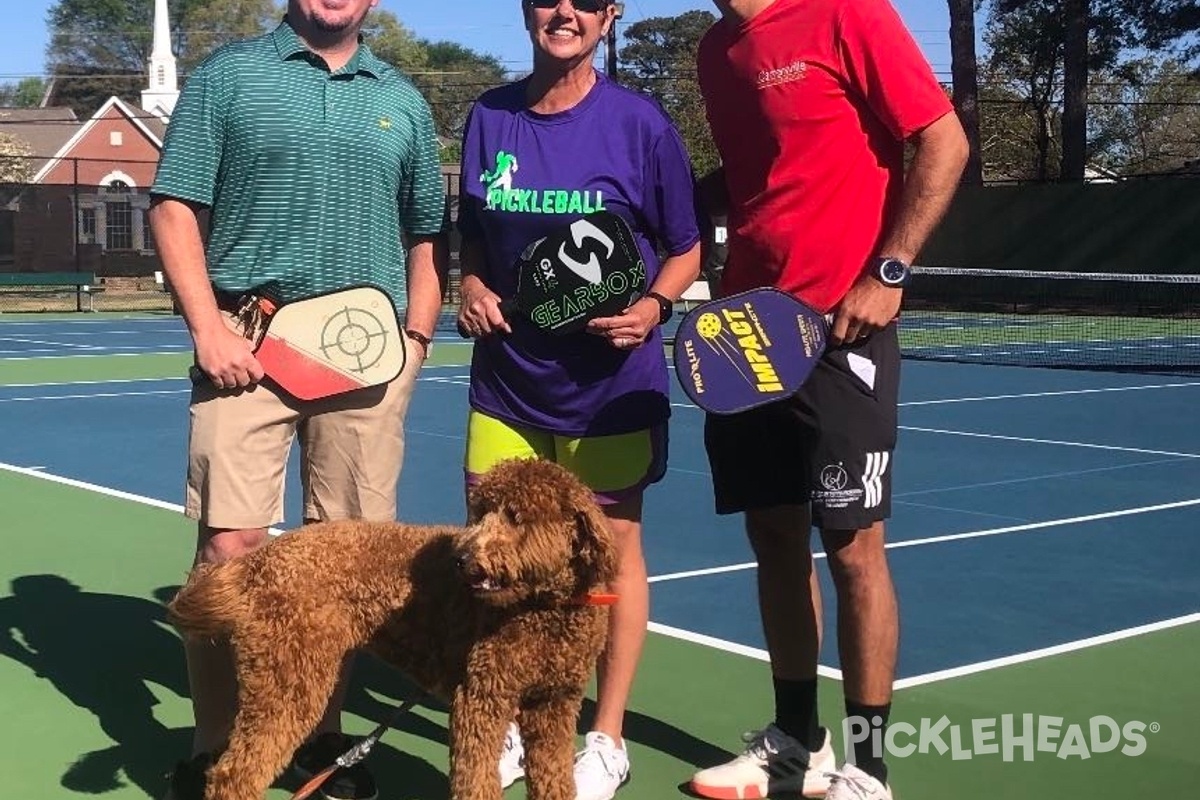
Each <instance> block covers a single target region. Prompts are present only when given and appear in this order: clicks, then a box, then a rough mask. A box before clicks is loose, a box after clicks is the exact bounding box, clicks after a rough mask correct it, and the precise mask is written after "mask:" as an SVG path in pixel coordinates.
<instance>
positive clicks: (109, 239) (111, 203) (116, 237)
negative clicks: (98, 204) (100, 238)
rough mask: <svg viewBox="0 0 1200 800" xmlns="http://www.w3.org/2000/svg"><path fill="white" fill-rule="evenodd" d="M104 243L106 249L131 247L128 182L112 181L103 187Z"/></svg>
mask: <svg viewBox="0 0 1200 800" xmlns="http://www.w3.org/2000/svg"><path fill="white" fill-rule="evenodd" d="M104 191H105V194H107V195H108V197H107V198H106V199H105V201H104V205H105V212H106V213H105V215H104V216H105V220H104V244H105V249H107V250H132V249H133V206H132V205H131V204H130V202H129V184H127V183H125V181H113V182H112V183H110V184H109V185H108V186H106V187H105V188H104Z"/></svg>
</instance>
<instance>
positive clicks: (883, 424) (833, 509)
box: [704, 322, 900, 530]
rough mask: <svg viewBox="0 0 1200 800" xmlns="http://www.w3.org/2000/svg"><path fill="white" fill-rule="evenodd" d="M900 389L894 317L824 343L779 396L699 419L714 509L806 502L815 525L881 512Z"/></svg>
mask: <svg viewBox="0 0 1200 800" xmlns="http://www.w3.org/2000/svg"><path fill="white" fill-rule="evenodd" d="M899 388H900V345H899V341H898V340H897V337H896V323H894V322H893V323H892V324H891V325H888V326H887V327H886V328H883V329H882V330H880V331H878V332H876V333H875V334H873V335H872V336H870V337H868V338H867V339H865V340H862V341H859V342H856V343H854V344H852V345H843V346H841V347H836V348H830V349H829V350H828V351H827V352H826V353H825V355H824V356H823V357H822V359H821V360H820V362H818V364H817V367H816V368H815V369H814V370H813V372H812V374H811V375H810V376H809V378H808V380H807V381H805V383H804V386H803V387H801V389H800V391H799V392H798V393H797V394H796V395H795V396H794V397H791V398H789V399H787V400H781V401H779V402H777V403H771V404H770V405H766V406H761V407H759V408H756V409H751V410H750V411H746V412H743V413H740V414H733V415H728V416H718V415H714V414H709V415H707V418H706V420H705V426H704V443H705V447H706V448H707V450H708V460H709V465H710V466H711V468H712V477H713V490H714V494H715V497H716V511H717V513H718V514H733V513H738V512H742V511H747V510H750V509H758V508H769V507H772V506H779V505H803V504H805V503H811V508H812V519H813V524H814V525H815V526H817V527H819V528H822V529H825V530H859V529H862V528H868V527H870V526H871V525H872V524H874V523H875V522H878V521H879V520H882V519H886V518H887V517H888V516H889V515H890V514H891V495H892V466H893V465H892V453H893V451H894V450H895V447H896V425H897V420H896V411H897V402H898V394H899Z"/></svg>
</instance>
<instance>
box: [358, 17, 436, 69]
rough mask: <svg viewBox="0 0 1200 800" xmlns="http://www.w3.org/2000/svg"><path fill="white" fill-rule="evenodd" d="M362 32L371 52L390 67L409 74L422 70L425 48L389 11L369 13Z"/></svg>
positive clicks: (424, 60)
mask: <svg viewBox="0 0 1200 800" xmlns="http://www.w3.org/2000/svg"><path fill="white" fill-rule="evenodd" d="M362 33H363V40H364V41H365V42H366V43H367V45H368V46H369V47H370V48H371V52H373V53H374V54H375V55H376V56H378V57H379V58H381V59H382V60H384V61H386V62H387V63H389V64H391V65H392V66H393V67H396V68H397V69H399V70H401V71H403V72H406V73H409V74H411V73H413V72H417V71H419V70H422V69H424V68H425V64H426V62H427V61H428V58H429V56H428V54H427V53H426V52H425V45H423V44H422V43H421V42H420V41H418V40H417V37H416V36H414V35H413V33H412V31H410V30H409V29H408V28H406V27H405V26H404V23H403V22H401V21H400V19H399V18H398V17H397V16H396V15H395V14H393V13H392V12H390V11H380V10H378V9H377V10H375V11H372V12H371V16H369V17H368V18H367V22H366V24H365V25H364V26H363V31H362Z"/></svg>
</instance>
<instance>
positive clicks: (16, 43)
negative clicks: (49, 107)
mask: <svg viewBox="0 0 1200 800" xmlns="http://www.w3.org/2000/svg"><path fill="white" fill-rule="evenodd" d="M892 1H893V3H894V4H895V6H896V8H897V9H898V10H899V12H900V15H901V16H902V17H903V18H904V20H905V22H906V23H908V26H909V28H910V29H911V30H912V31H913V34H914V36H915V37H916V39H917V41H919V42H920V43H921V46H922V48H923V49H924V51H925V56H926V58H928V59H929V62H930V63H931V64H932V65H933V68H934V69H935V70H936V71H937V72H938V73H939V75H940V77H942V79H943V80H949V73H950V45H949V38H948V37H949V34H948V28H949V24H950V23H949V18H948V12H947V10H946V3H945V2H944V0H892ZM127 2H143V3H151V2H153V0H127ZM53 4H54V0H5V2H4V5H5V8H4V24H3V28H2V32H0V83H15V82H16V81H17V80H19V79H20V78H21V77H25V76H29V75H41V74H42V71H43V62H44V56H45V50H46V42H47V40H48V35H47V31H46V11H47V9H48V8H50V6H52V5H53ZM380 5H381V7H382V8H386V9H388V10H389V11H391V12H393V13H394V14H396V15H397V16H398V17H400V19H401V20H402V21H403V22H404V24H405V25H406V26H407V27H408V28H410V29H411V30H412V31H413V32H414V33H415V34H416V35H417V36H419V37H421V38H424V39H435V40H436V39H448V40H450V41H455V42H460V43H462V44H464V45H466V46H468V47H470V48H471V49H473V50H476V51H479V52H483V53H490V54H492V55H494V56H496V57H498V58H499V59H500V60H501V61H503V62H504V65H505V67H506V68H507V69H509V70H511V71H520V70H523V69H526V68H527V67H528V65H529V40H528V39H527V38H526V37H525V31H524V29H523V28H522V27H521V22H520V10H519V8H518V6H517V2H516V0H458V1H457V2H454V3H449V4H446V3H438V2H431V0H382V2H381V4H380ZM696 8H702V9H707V10H710V11H713V10H714V7H713V5H712V4H711V3H709V2H703V1H702V0H626V3H625V17H624V20H623V22H624V23H631V22H637V21H638V20H641V19H645V18H647V17H660V16H668V15H675V14H680V13H682V12H684V11H688V10H691V9H696ZM619 30H620V28H619V27H618V31H619ZM618 46H619V45H618Z"/></svg>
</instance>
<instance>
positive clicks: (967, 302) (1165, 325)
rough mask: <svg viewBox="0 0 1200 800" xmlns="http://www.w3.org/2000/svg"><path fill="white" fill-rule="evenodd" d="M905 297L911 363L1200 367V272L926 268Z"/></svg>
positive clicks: (904, 335) (903, 330) (904, 331)
mask: <svg viewBox="0 0 1200 800" xmlns="http://www.w3.org/2000/svg"><path fill="white" fill-rule="evenodd" d="M904 298H905V299H904V307H903V312H902V316H901V322H900V334H901V345H902V348H903V351H904V355H905V356H906V357H908V358H914V359H928V360H941V361H965V362H975V363H980V364H1004V365H1013V366H1034V367H1066V368H1072V369H1109V370H1141V371H1150V372H1197V371H1200V275H1148V274H1122V273H1114V274H1109V273H1074V272H1035V271H1013V270H994V269H966V268H952V267H918V268H916V269H914V273H913V278H912V281H911V283H910V285H909V287H908V288H907V289H906V290H905V293H904Z"/></svg>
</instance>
